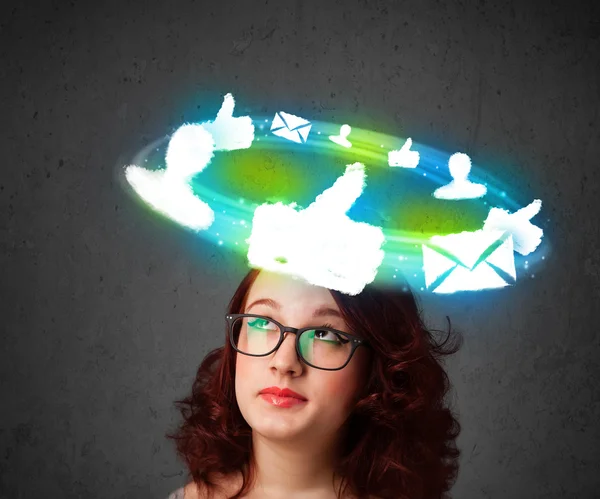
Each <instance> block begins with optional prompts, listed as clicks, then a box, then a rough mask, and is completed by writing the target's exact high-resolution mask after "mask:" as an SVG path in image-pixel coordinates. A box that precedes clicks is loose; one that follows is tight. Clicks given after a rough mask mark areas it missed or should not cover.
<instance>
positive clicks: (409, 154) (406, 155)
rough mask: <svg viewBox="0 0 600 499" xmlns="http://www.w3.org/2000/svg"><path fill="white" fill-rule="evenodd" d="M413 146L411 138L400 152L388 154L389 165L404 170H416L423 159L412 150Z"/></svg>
mask: <svg viewBox="0 0 600 499" xmlns="http://www.w3.org/2000/svg"><path fill="white" fill-rule="evenodd" d="M411 145H412V139H411V138H410V137H409V138H408V139H406V142H405V143H404V145H403V146H402V147H401V148H400V149H399V150H397V151H390V152H388V165H389V166H400V167H402V168H416V167H417V165H418V164H419V159H420V158H421V157H420V154H419V153H418V152H417V151H411V150H410V146H411Z"/></svg>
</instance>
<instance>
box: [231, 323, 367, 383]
mask: <svg viewBox="0 0 600 499" xmlns="http://www.w3.org/2000/svg"><path fill="white" fill-rule="evenodd" d="M225 320H226V321H227V326H228V329H229V341H230V342H231V346H232V347H233V348H234V350H235V351H237V352H239V353H241V354H244V355H249V356H251V357H265V356H267V355H269V354H271V353H273V352H274V351H275V350H277V349H278V348H279V346H280V345H281V344H282V343H283V340H284V334H285V333H286V332H290V333H294V334H295V335H296V353H297V354H298V357H299V358H300V359H302V361H303V362H304V363H306V364H308V365H309V366H311V367H314V368H316V369H323V370H325V371H339V370H340V369H343V368H344V367H346V365H348V362H350V359H351V358H352V356H353V355H354V352H355V351H356V349H357V348H358V347H359V346H361V345H362V346H368V343H367V341H366V340H363V339H360V338H357V337H356V336H353V335H351V334H348V333H345V332H343V331H338V330H337V329H333V328H330V327H315V326H311V327H305V328H301V329H296V328H294V327H286V326H284V325H283V324H280V323H279V322H277V321H275V320H273V319H271V318H270V317H265V316H264V315H254V314H230V315H227V316H226V317H225Z"/></svg>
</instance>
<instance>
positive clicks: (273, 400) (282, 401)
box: [259, 393, 306, 407]
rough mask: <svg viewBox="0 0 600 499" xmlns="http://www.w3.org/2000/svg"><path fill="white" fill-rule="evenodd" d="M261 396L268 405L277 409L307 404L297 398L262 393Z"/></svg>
mask: <svg viewBox="0 0 600 499" xmlns="http://www.w3.org/2000/svg"><path fill="white" fill-rule="evenodd" d="M259 396H260V398H261V399H263V400H264V401H265V402H267V403H268V404H271V405H274V406H276V407H294V406H297V405H300V404H306V400H300V399H298V398H295V397H278V396H277V395H273V394H272V393H261V394H260V395H259Z"/></svg>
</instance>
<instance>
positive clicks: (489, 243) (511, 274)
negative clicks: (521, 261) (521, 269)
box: [423, 229, 517, 293]
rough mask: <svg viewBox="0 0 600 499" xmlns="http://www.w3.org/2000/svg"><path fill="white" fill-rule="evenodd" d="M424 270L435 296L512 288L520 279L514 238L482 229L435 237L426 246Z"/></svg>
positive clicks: (495, 231) (499, 232)
mask: <svg viewBox="0 0 600 499" xmlns="http://www.w3.org/2000/svg"><path fill="white" fill-rule="evenodd" d="M423 270H424V272H425V284H426V286H427V288H428V289H430V290H431V291H433V292H434V293H454V292H455V291H477V290H480V289H486V288H501V287H504V286H509V285H511V284H514V283H515V281H516V279H517V277H516V271H515V260H514V255H513V240H512V236H511V234H510V233H509V232H506V231H498V230H483V229H482V230H477V231H475V232H461V233H460V234H448V235H447V236H433V237H432V238H431V239H430V240H429V242H428V243H426V244H423Z"/></svg>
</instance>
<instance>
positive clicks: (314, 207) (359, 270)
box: [247, 163, 385, 295]
mask: <svg viewBox="0 0 600 499" xmlns="http://www.w3.org/2000/svg"><path fill="white" fill-rule="evenodd" d="M365 176H366V175H365V171H364V165H362V164H361V163H354V164H352V165H348V166H347V167H346V171H345V172H344V174H343V175H342V176H341V177H339V178H338V179H337V180H336V181H335V183H334V184H333V186H331V187H330V188H328V189H326V190H325V191H323V192H322V193H321V194H319V195H318V196H317V197H316V199H315V201H314V202H313V203H311V204H310V205H309V206H308V207H307V208H306V209H301V210H299V211H297V210H296V209H295V207H296V203H292V204H291V205H287V206H286V205H284V204H283V203H281V202H279V203H276V204H262V205H260V206H258V207H257V208H256V210H255V211H254V218H253V222H252V232H251V234H250V237H249V238H248V240H247V242H248V243H249V248H248V261H249V263H250V264H251V265H253V266H255V267H261V268H263V269H265V270H270V271H274V272H280V273H284V274H288V275H292V276H295V277H300V278H302V279H304V280H306V281H307V282H309V283H311V284H314V285H316V286H324V287H327V288H330V289H336V290H338V291H340V292H342V293H346V294H350V295H355V294H358V293H360V292H361V291H362V289H363V288H364V287H365V286H366V285H367V284H369V283H370V282H372V281H373V280H374V279H375V276H376V275H377V270H378V268H379V266H380V265H381V263H382V261H383V257H384V252H383V250H382V249H381V246H382V244H383V243H384V240H385V236H384V234H383V231H382V229H381V227H375V226H373V225H369V224H367V223H364V222H356V221H354V220H351V219H350V218H349V217H348V216H347V215H346V212H347V211H348V210H349V209H350V207H351V206H352V205H353V204H354V202H355V200H356V199H357V198H358V197H359V196H360V195H361V194H362V191H363V188H364V186H365Z"/></svg>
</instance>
